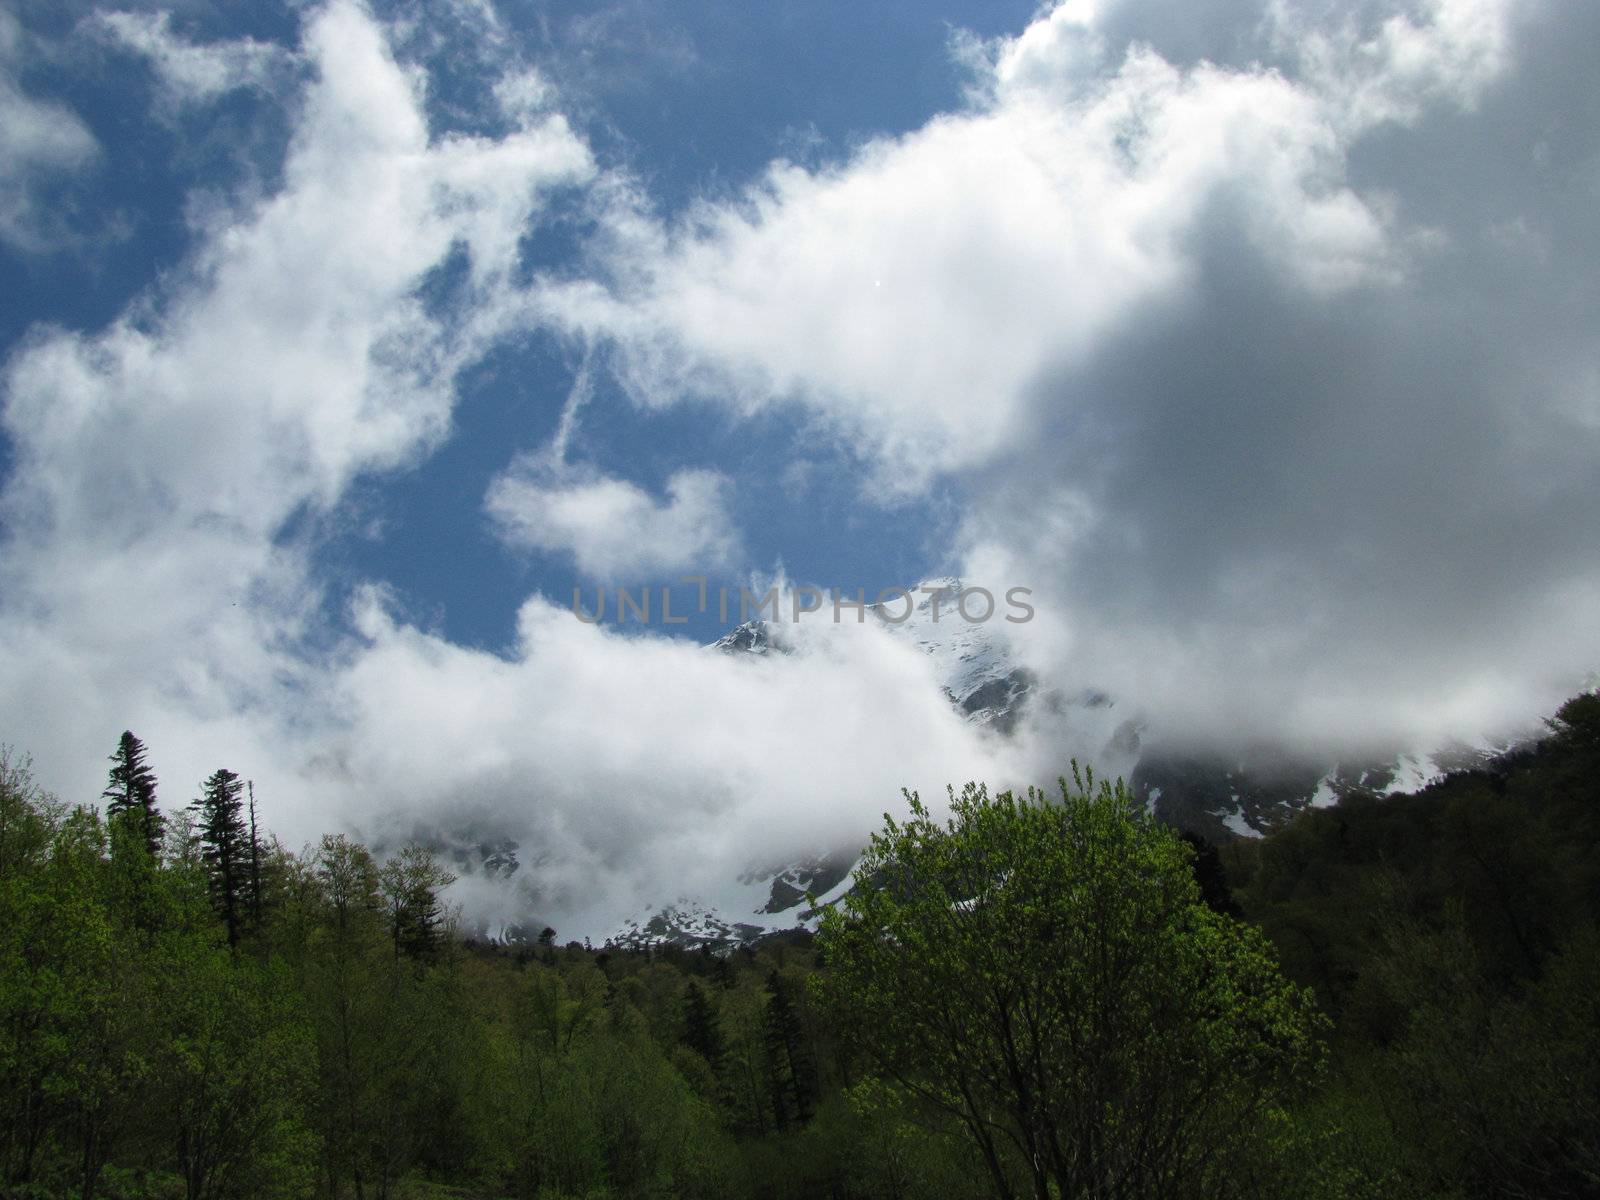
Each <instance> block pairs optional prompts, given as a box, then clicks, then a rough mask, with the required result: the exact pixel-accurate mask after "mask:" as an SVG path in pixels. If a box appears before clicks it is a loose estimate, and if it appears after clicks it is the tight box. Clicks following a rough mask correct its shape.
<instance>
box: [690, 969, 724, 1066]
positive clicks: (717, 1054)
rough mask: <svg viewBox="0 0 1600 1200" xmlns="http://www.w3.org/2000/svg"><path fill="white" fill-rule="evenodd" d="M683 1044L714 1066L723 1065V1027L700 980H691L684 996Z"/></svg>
mask: <svg viewBox="0 0 1600 1200" xmlns="http://www.w3.org/2000/svg"><path fill="white" fill-rule="evenodd" d="M683 1044H684V1045H685V1046H688V1047H689V1049H691V1050H693V1051H694V1052H695V1053H697V1054H699V1055H700V1057H701V1058H703V1059H705V1060H706V1062H708V1063H710V1064H711V1066H712V1068H713V1069H714V1068H716V1067H719V1066H721V1065H722V1055H723V1042H722V1027H721V1026H720V1025H719V1024H718V1022H717V1012H716V1009H714V1008H712V1007H711V999H710V997H708V996H707V995H706V990H705V988H703V987H701V986H700V983H699V981H698V980H695V979H691V980H690V981H689V987H688V990H687V991H685V992H684V997H683Z"/></svg>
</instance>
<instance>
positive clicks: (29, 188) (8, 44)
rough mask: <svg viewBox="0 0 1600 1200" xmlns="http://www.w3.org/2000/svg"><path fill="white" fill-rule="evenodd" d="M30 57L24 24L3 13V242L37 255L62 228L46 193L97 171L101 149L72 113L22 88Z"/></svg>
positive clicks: (0, 25) (0, 78) (0, 176)
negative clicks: (93, 169) (93, 168)
mask: <svg viewBox="0 0 1600 1200" xmlns="http://www.w3.org/2000/svg"><path fill="white" fill-rule="evenodd" d="M27 52H28V37H27V34H26V33H25V31H24V30H23V28H22V25H21V23H20V22H19V21H18V20H17V18H16V17H15V16H14V15H13V14H12V13H11V12H10V11H9V10H0V162H4V163H5V169H4V170H3V171H0V242H4V243H6V244H7V245H10V246H11V247H13V248H14V249H18V250H23V251H28V252H37V251H40V250H43V249H46V248H47V247H48V246H49V245H50V243H51V240H52V234H53V232H55V230H56V229H57V227H58V226H59V221H58V220H57V219H56V217H55V215H54V214H52V213H51V212H50V211H49V209H48V203H47V201H46V200H45V199H44V198H43V197H42V196H41V194H40V192H41V189H42V188H43V187H44V186H45V185H47V184H49V183H50V182H51V181H52V180H56V179H59V178H61V177H62V176H68V175H71V174H73V173H75V172H79V171H82V170H83V169H84V168H86V167H89V166H92V165H93V164H94V163H95V162H96V160H97V159H98V158H99V156H100V145H99V143H98V142H96V141H95V138H94V134H92V133H90V132H89V127H88V126H87V125H85V124H84V123H83V121H82V119H80V118H79V116H78V115H77V114H76V113H75V112H73V111H72V110H71V109H70V108H67V107H66V106H65V105H62V104H58V103H55V102H52V101H49V100H43V99H40V98H38V97H36V96H30V95H29V94H28V93H27V92H26V91H25V90H24V89H23V86H22V82H21V79H20V72H21V68H22V66H23V63H24V59H25V57H26V55H27Z"/></svg>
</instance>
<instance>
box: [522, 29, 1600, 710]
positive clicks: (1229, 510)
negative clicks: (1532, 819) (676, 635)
mask: <svg viewBox="0 0 1600 1200" xmlns="http://www.w3.org/2000/svg"><path fill="white" fill-rule="evenodd" d="M1212 7H1213V8H1222V7H1225V8H1227V9H1228V11H1227V12H1226V13H1224V14H1223V15H1225V16H1226V17H1227V18H1228V20H1229V21H1230V22H1231V26H1230V29H1229V35H1230V36H1229V37H1227V38H1224V37H1221V36H1220V35H1219V36H1218V37H1217V38H1216V39H1215V41H1216V42H1217V43H1218V44H1227V45H1229V46H1231V48H1232V50H1233V57H1232V58H1231V59H1229V60H1226V61H1223V60H1210V59H1206V58H1200V57H1198V56H1196V57H1189V58H1185V57H1183V56H1182V55H1180V54H1179V53H1177V52H1176V51H1174V52H1173V53H1172V54H1171V55H1170V56H1169V55H1167V54H1164V53H1162V52H1158V51H1157V50H1156V49H1154V46H1153V43H1152V42H1151V41H1148V40H1146V39H1144V38H1142V37H1140V36H1135V35H1132V34H1129V33H1128V30H1129V29H1137V28H1139V27H1140V22H1143V23H1144V25H1145V26H1150V27H1154V26H1156V25H1158V24H1160V23H1161V22H1162V21H1165V20H1166V19H1167V17H1168V16H1170V11H1169V8H1168V7H1167V6H1161V5H1154V4H1141V3H1138V2H1137V0H1121V2H1117V0H1107V2H1105V3H1099V4H1091V3H1084V2H1081V0H1073V2H1070V3H1065V4H1062V5H1059V6H1057V7H1056V8H1054V9H1053V10H1052V11H1049V12H1046V13H1043V14H1042V15H1041V16H1040V17H1039V18H1038V19H1037V20H1036V21H1035V22H1034V23H1033V24H1032V25H1030V27H1029V28H1028V29H1027V30H1026V31H1025V32H1023V33H1022V34H1021V35H1019V36H1018V37H1016V38H1013V39H1000V40H997V41H995V42H991V43H987V44H979V43H975V42H974V41H973V40H972V39H965V40H959V42H958V51H959V53H960V56H961V58H962V60H963V62H964V63H965V64H966V66H967V67H968V68H969V69H970V70H973V71H976V72H977V73H978V74H977V78H976V81H975V83H974V85H973V87H972V88H971V93H970V95H971V101H970V104H969V107H968V108H967V109H965V110H963V111H960V112H957V113H953V114H947V115H944V116H941V117H938V118H936V119H934V120H932V121H930V122H929V123H928V124H927V125H926V126H924V127H923V128H922V129H920V130H918V131H916V132H914V133H911V134H908V135H905V136H903V137H898V138H893V139H880V140H877V141H874V142H872V143H870V144H868V145H867V146H865V147H863V148H862V149H861V150H860V151H859V152H857V153H856V154H855V155H854V156H853V157H851V158H850V159H849V160H848V161H845V162H842V163H836V164H833V165H831V166H827V167H823V168H818V169H815V170H806V169H802V168H799V167H796V166H794V165H792V164H787V163H778V164H775V165H774V166H773V167H772V169H771V170H770V171H769V173H768V174H767V175H766V176H765V177H764V178H763V179H762V180H761V181H759V182H758V183H757V184H756V185H754V186H752V187H751V188H750V189H748V190H747V191H746V193H745V194H743V195H742V196H740V197H738V198H737V199H736V200H733V201H719V202H715V203H706V204H703V205H701V206H700V207H698V208H697V209H695V210H694V211H693V212H691V213H690V214H689V215H688V216H687V217H686V218H685V219H683V220H681V221H679V222H676V223H673V224H670V225H661V224H658V223H656V222H653V221H652V220H651V219H650V218H649V216H648V204H647V202H645V201H644V200H642V199H638V198H635V199H632V200H629V199H628V198H626V197H624V198H623V199H622V200H621V201H620V202H617V203H615V204H614V207H613V210H612V212H613V218H612V221H611V230H610V238H611V240H610V241H609V242H607V243H604V248H605V250H606V251H607V252H608V255H609V257H608V258H606V259H605V260H604V261H605V262H606V265H607V266H608V268H609V274H608V275H606V276H605V277H604V278H603V279H602V280H598V281H597V280H585V281H580V282H577V283H574V284H572V285H570V286H568V287H566V288H564V289H559V290H555V291H553V292H552V293H551V294H550V296H549V297H547V298H546V302H545V307H544V308H543V309H541V310H539V311H540V314H541V316H542V317H543V318H544V319H547V320H549V321H552V322H554V323H557V324H565V326H566V327H568V328H570V329H572V330H573V331H574V332H576V333H580V334H581V335H582V336H584V337H586V338H589V339H596V338H610V339H613V340H614V342H615V343H616V346H617V348H618V351H619V353H618V354H617V355H616V356H615V357H616V359H617V360H618V361H620V364H621V365H620V367H619V372H620V374H621V376H622V380H623V382H624V384H625V385H627V386H628V387H629V388H630V390H631V391H632V393H633V395H634V396H635V397H636V398H637V399H638V400H639V401H640V402H641V403H646V404H668V403H680V402H685V401H693V402H705V401H707V400H710V401H713V402H717V403H721V404H725V405H727V406H728V407H730V408H731V409H733V410H734V411H736V412H740V413H746V412H751V411H755V410H759V409H762V408H767V407H772V406H787V407H795V408H798V409H800V410H801V411H803V412H805V413H808V414H810V415H811V416H813V417H815V418H819V419H820V420H821V422H822V423H823V425H824V426H825V427H827V428H830V429H832V430H833V431H834V432H835V433H837V434H838V435H839V437H840V439H841V441H849V442H853V443H855V444H856V445H857V446H858V447H861V448H864V450H865V453H866V455H867V461H868V464H869V466H871V467H873V468H875V469H874V470H872V471H870V472H869V473H868V475H867V477H866V479H865V481H864V488H865V489H866V491H867V494H868V496H869V497H880V498H881V497H883V496H884V495H885V494H886V493H888V494H892V493H895V492H899V493H902V494H904V493H907V492H909V493H916V492H918V491H920V490H923V489H928V488H935V487H939V486H942V485H943V484H944V483H945V482H946V481H949V480H954V481H956V482H957V483H958V484H959V486H960V490H961V494H962V495H963V496H965V497H966V498H967V500H968V503H969V504H970V506H971V512H970V516H969V519H968V521H967V523H966V528H965V531H964V536H963V545H964V546H965V547H966V549H967V552H968V553H969V554H971V555H972V556H973V558H974V561H980V560H981V561H993V562H995V563H998V564H1001V569H1003V571H1004V572H1005V575H1006V577H1007V578H1008V579H1014V580H1016V581H1018V582H1027V583H1030V584H1032V585H1034V586H1035V587H1037V588H1038V589H1039V590H1040V593H1041V597H1042V599H1041V604H1042V606H1045V607H1053V608H1054V612H1055V617H1056V626H1057V628H1056V630H1055V632H1054V633H1053V634H1051V635H1050V636H1049V638H1048V641H1049V646H1050V648H1049V650H1048V651H1046V650H1044V649H1043V648H1041V650H1040V653H1042V654H1046V655H1047V657H1049V658H1050V662H1049V666H1050V668H1051V669H1052V670H1053V671H1054V672H1056V673H1058V674H1062V675H1065V676H1066V677H1068V678H1076V679H1079V680H1083V681H1085V682H1091V683H1096V684H1101V685H1107V686H1109V685H1115V686H1116V687H1117V689H1118V693H1119V695H1122V696H1124V697H1127V698H1137V700H1136V702H1137V703H1140V704H1146V705H1149V706H1150V707H1152V708H1159V709H1163V710H1165V711H1166V712H1167V714H1168V716H1169V717H1170V718H1171V724H1172V725H1173V726H1181V725H1183V724H1185V723H1189V724H1192V725H1194V726H1195V727H1196V728H1200V727H1204V728H1205V729H1207V730H1208V731H1210V732H1211V733H1213V734H1216V733H1218V732H1219V728H1218V727H1219V725H1225V726H1227V727H1228V729H1230V730H1234V731H1237V730H1239V729H1241V728H1246V727H1248V728H1250V729H1252V730H1253V731H1254V732H1255V733H1256V734H1257V735H1260V736H1271V735H1274V734H1280V733H1281V734H1283V735H1284V736H1292V737H1294V738H1296V739H1305V740H1315V739H1316V738H1318V737H1321V738H1323V739H1324V740H1337V739H1351V738H1356V739H1374V738H1378V737H1383V736H1398V737H1403V736H1406V735H1407V734H1408V733H1418V734H1419V735H1432V734H1438V733H1439V732H1441V730H1442V729H1443V728H1444V727H1445V726H1447V725H1450V724H1452V723H1456V722H1458V721H1459V720H1460V718H1461V715H1462V711H1463V708H1462V705H1461V703H1460V702H1459V698H1460V697H1464V696H1470V697H1473V700H1472V702H1471V703H1470V704H1467V705H1466V706H1465V707H1466V709H1469V710H1471V711H1473V712H1475V713H1476V714H1477V719H1478V720H1480V721H1482V722H1485V723H1487V722H1498V721H1501V720H1504V719H1509V717H1510V716H1511V715H1513V714H1516V713H1520V714H1522V715H1523V716H1527V715H1530V714H1532V713H1534V712H1536V711H1537V710H1538V709H1539V708H1540V707H1541V706H1545V705H1548V704H1549V703H1551V702H1552V700H1553V699H1555V698H1558V697H1559V695H1560V692H1561V689H1562V688H1564V687H1566V686H1570V685H1571V682H1572V680H1573V679H1575V678H1576V676H1577V675H1578V674H1581V672H1582V670H1584V669H1586V668H1589V667H1592V665H1593V663H1594V662H1595V661H1596V660H1597V659H1600V633H1597V630H1596V628H1595V623H1594V621H1593V620H1592V619H1591V618H1589V617H1588V616H1587V615H1586V613H1587V610H1586V609H1584V608H1583V607H1582V603H1581V602H1580V601H1579V600H1578V599H1577V598H1578V597H1581V596H1584V595H1587V594H1588V592H1589V581H1590V580H1592V578H1593V577H1594V575H1595V573H1596V572H1597V571H1600V562H1597V561H1596V558H1595V555H1594V554H1593V553H1592V548H1589V547H1579V546H1577V545H1576V544H1575V542H1574V540H1573V539H1572V538H1571V537H1569V536H1567V535H1566V534H1565V533H1564V532H1563V530H1564V529H1565V528H1567V525H1566V522H1565V520H1564V518H1563V517H1562V515H1561V514H1562V513H1563V512H1570V511H1573V508H1572V506H1574V505H1576V506H1577V508H1579V509H1582V508H1585V507H1586V506H1588V507H1592V506H1593V505H1594V504H1596V503H1600V496H1596V495H1595V490H1594V486H1593V481H1592V477H1591V478H1589V479H1588V481H1587V482H1586V481H1585V477H1584V476H1583V475H1582V472H1581V470H1580V468H1579V466H1578V463H1579V462H1580V461H1582V460H1583V458H1584V455H1585V454H1589V453H1593V452H1594V451H1595V450H1597V449H1600V447H1595V446H1594V444H1593V429H1592V425H1591V426H1586V425H1585V424H1584V423H1583V422H1582V421H1581V420H1575V419H1574V415H1573V414H1575V413H1578V412H1592V411H1594V404H1593V400H1592V395H1591V393H1592V386H1591V385H1592V380H1593V379H1594V378H1595V375H1594V363H1595V362H1596V360H1597V355H1600V349H1597V331H1596V328H1595V325H1594V322H1593V320H1592V316H1591V317H1585V316H1582V315H1580V314H1582V313H1585V312H1588V313H1592V311H1593V301H1594V299H1595V297H1594V290H1593V283H1592V280H1593V263H1594V261H1595V257H1596V250H1597V248H1596V244H1595V240H1594V236H1593V232H1592V222H1589V221H1588V219H1587V217H1586V216H1584V215H1583V214H1585V213H1587V212H1588V211H1589V210H1591V209H1592V206H1593V195H1594V192H1593V179H1594V171H1593V165H1592V164H1593V163H1594V162H1595V161H1600V157H1597V154H1596V146H1595V136H1594V127H1593V123H1592V122H1588V123H1587V125H1585V123H1584V119H1583V118H1582V117H1580V116H1578V115H1577V114H1579V113H1582V112H1587V111H1589V110H1590V109H1591V108H1592V97H1593V83H1592V74H1585V69H1583V68H1581V66H1579V65H1577V64H1575V61H1574V59H1573V52H1571V51H1570V50H1569V49H1568V47H1569V46H1570V45H1571V44H1573V43H1582V42H1584V41H1585V39H1586V38H1587V37H1589V36H1590V35H1591V34H1593V32H1594V22H1593V19H1592V18H1591V17H1590V16H1588V15H1587V14H1586V13H1582V12H1579V11H1578V10H1575V9H1573V8H1571V7H1569V6H1567V7H1564V6H1554V5H1534V6H1526V7H1518V8H1514V7H1513V6H1512V5H1510V4H1509V3H1507V2H1506V0H1425V2H1423V3H1417V4H1406V5H1396V4H1389V3H1382V2H1377V0H1375V2H1373V3H1367V4H1362V5H1357V6H1354V7H1336V8H1329V7H1328V6H1326V5H1320V4H1311V3H1304V4H1302V3H1294V2H1292V0H1283V2H1275V3H1270V4H1249V3H1241V4H1234V5H1231V6H1216V5H1214V6H1212ZM1167 23H1168V24H1171V23H1172V22H1170V21H1169V22H1167ZM1181 41H1182V39H1177V42H1181ZM1174 44H1176V42H1175V43H1174ZM1556 146H1560V147H1561V149H1560V150H1556V149H1554V147H1556ZM1491 164H1492V165H1493V166H1492V167H1491ZM1499 164H1505V165H1504V168H1503V169H1502V168H1501V167H1500V166H1499ZM1506 229H1517V230H1519V231H1521V238H1520V244H1522V245H1527V246H1530V247H1536V248H1538V249H1539V253H1537V254H1534V253H1531V252H1530V253H1529V254H1528V255H1527V256H1526V257H1524V258H1518V257H1517V256H1516V255H1515V254H1514V253H1513V254H1508V253H1507V251H1506V241H1505V238H1504V236H1503V231H1504V230H1506ZM1497 231H1501V232H1500V233H1499V234H1498V235H1497ZM1485 247H1488V249H1485ZM1552 255H1554V256H1555V257H1552ZM1513 296H1514V297H1515V299H1514V300H1513V299H1512V297H1513ZM1469 363H1470V364H1472V366H1471V367H1468V365H1467V364H1469ZM1575 396H1581V397H1585V398H1584V399H1580V400H1576V401H1575V400H1574V397H1575ZM1513 398H1514V399H1513ZM1580 446H1581V447H1585V448H1586V449H1583V450H1580V449H1579V447H1580ZM1490 481H1492V482H1490ZM1552 481H1559V482H1552ZM1580 497H1581V499H1580ZM1492 560H1498V561H1500V562H1502V563H1505V564H1507V565H1506V566H1504V567H1502V568H1500V570H1499V572H1498V573H1497V574H1496V578H1495V580H1494V582H1493V584H1486V583H1485V581H1484V580H1483V579H1482V578H1481V573H1482V570H1483V564H1484V563H1485V562H1486V561H1492ZM1511 563H1515V564H1516V565H1515V566H1514V567H1513V566H1510V565H1509V564H1511ZM1052 598H1053V599H1052ZM1444 612H1448V613H1449V614H1450V616H1449V617H1448V618H1447V619H1441V616H1442V613H1444ZM1049 624H1050V622H1048V621H1041V622H1040V623H1039V626H1038V628H1037V629H1035V630H1033V631H1032V632H1033V633H1034V634H1035V635H1037V636H1039V637H1040V638H1044V636H1045V634H1044V631H1045V629H1046V627H1047V626H1048V625H1049ZM1563 664H1565V665H1563ZM1086 677H1087V678H1086ZM1369 694H1381V695H1382V696H1383V697H1384V699H1383V700H1382V701H1379V700H1376V699H1364V697H1368V696H1369ZM1491 698H1492V699H1491ZM1219 714H1221V717H1219ZM1336 717H1337V719H1335V718H1336Z"/></svg>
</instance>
